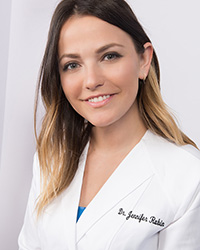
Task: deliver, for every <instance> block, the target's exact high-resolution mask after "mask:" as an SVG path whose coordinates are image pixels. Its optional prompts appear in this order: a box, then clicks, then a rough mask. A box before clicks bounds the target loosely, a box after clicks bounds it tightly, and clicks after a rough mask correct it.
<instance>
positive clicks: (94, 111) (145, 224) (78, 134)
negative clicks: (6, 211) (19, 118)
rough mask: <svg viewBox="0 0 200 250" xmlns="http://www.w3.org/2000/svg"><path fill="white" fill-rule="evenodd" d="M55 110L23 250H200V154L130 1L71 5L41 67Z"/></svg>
mask: <svg viewBox="0 0 200 250" xmlns="http://www.w3.org/2000/svg"><path fill="white" fill-rule="evenodd" d="M40 89H41V95H42V98H43V101H44V105H45V108H46V114H45V117H44V120H43V124H42V128H41V132H40V135H39V138H38V140H37V142H38V148H37V154H36V155H35V159H34V168H33V170H34V173H33V174H34V176H33V182H32V187H31V191H30V197H29V201H28V206H27V212H26V216H25V221H24V225H23V228H22V231H21V233H20V236H19V248H20V249H21V250H22V249H23V250H25V249H29V250H33V249H34V250H36V249H42V250H51V249H52V250H56V249H58V250H62V249H69V250H73V249H87V250H88V249H98V250H100V249H112V250H122V249H123V250H124V249H134V250H146V249H148V250H156V249H159V250H169V249H173V250H175V249H184V250H197V249H200V237H199V236H200V232H199V224H200V195H199V194H200V192H199V191H200V160H199V158H200V154H199V151H198V150H197V149H195V147H196V145H195V144H194V142H192V141H191V140H190V139H189V138H188V137H187V136H186V135H184V134H183V133H182V132H181V131H180V130H179V128H178V127H177V125H176V123H175V122H174V120H173V118H172V116H171V115H170V114H169V112H168V111H167V108H166V106H165V104H164V102H163V100H162V98H161V95H160V89H159V65H158V61H157V57H156V54H155V51H154V50H153V47H152V44H151V42H150V40H149V38H148V37H147V35H146V34H145V32H144V30H143V29H142V27H141V25H140V24H139V22H138V20H137V19H136V17H135V15H134V14H133V12H132V10H131V9H130V7H129V6H128V5H127V3H126V2H125V1H123V0H118V1H116V0H103V1H98V0H84V1H82V0H63V1H61V2H60V4H59V5H58V6H57V8H56V10H55V13H54V16H53V18H52V22H51V26H50V31H49V37H48V42H47V47H46V51H45V55H44V59H43V63H42V67H41V77H40V85H39V87H38V90H40Z"/></svg>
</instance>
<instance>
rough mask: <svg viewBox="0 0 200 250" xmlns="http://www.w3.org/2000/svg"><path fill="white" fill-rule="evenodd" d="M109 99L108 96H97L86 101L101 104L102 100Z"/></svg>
mask: <svg viewBox="0 0 200 250" xmlns="http://www.w3.org/2000/svg"><path fill="white" fill-rule="evenodd" d="M109 97H110V95H104V96H98V97H95V98H91V99H88V101H89V102H102V101H103V100H106V99H107V98H109Z"/></svg>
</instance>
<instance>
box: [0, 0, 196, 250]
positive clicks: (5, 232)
mask: <svg viewBox="0 0 200 250" xmlns="http://www.w3.org/2000/svg"><path fill="white" fill-rule="evenodd" d="M128 2H129V3H130V4H131V5H132V6H133V9H134V10H135V13H136V15H137V16H138V18H139V20H140V22H141V23H142V25H143V26H144V28H145V30H146V31H147V33H148V35H149V36H150V38H151V40H152V42H153V45H154V47H155V49H156V52H157V54H158V57H159V60H160V65H161V87H162V94H163V97H164V100H165V101H166V102H167V104H168V105H169V106H170V107H171V108H172V109H173V110H174V113H175V114H176V116H177V118H178V120H179V122H180V125H181V128H182V129H183V131H184V132H186V134H188V135H189V136H190V137H191V138H192V139H193V140H195V141H196V143H197V144H198V146H200V136H199V127H200V116H199V108H200V98H199V93H200V85H199V77H198V73H199V66H200V65H199V58H200V46H199V44H200V32H199V31H198V30H199V23H200V16H199V15H198V10H199V8H200V3H199V1H198V0H191V1H186V0H184V1H183V0H176V1H174V0H151V1H149V0H129V1H128ZM57 3H58V0H43V1H39V0H12V1H11V0H10V1H3V0H0V31H1V32H0V34H1V39H0V40H1V42H2V41H3V43H1V46H0V54H1V57H0V73H1V74H0V81H1V82H0V160H1V162H0V163H1V165H0V204H1V205H0V246H1V248H2V249H3V250H12V249H17V237H18V234H19V230H20V228H21V226H22V223H23V216H24V212H25V207H26V201H27V197H28V191H29V188H30V182H31V175H32V157H33V154H34V151H35V142H34V133H33V103H34V94H35V86H36V81H37V77H38V71H39V66H40V62H41V58H42V54H43V51H44V47H45V42H46V37H47V31H48V26H49V21H50V17H51V15H52V12H53V9H54V8H55V6H56V4H57ZM2 13H3V14H2Z"/></svg>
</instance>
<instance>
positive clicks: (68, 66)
mask: <svg viewBox="0 0 200 250" xmlns="http://www.w3.org/2000/svg"><path fill="white" fill-rule="evenodd" d="M78 67H80V65H79V64H78V63H76V62H70V63H67V64H65V65H64V67H63V71H69V70H74V69H76V68H78Z"/></svg>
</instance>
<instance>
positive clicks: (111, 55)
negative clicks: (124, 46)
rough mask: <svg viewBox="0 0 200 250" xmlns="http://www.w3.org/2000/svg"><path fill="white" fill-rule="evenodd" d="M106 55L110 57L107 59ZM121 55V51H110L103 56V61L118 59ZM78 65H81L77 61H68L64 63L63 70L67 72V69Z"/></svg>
mask: <svg viewBox="0 0 200 250" xmlns="http://www.w3.org/2000/svg"><path fill="white" fill-rule="evenodd" d="M106 57H109V58H108V59H106ZM120 57H122V55H120V54H119V53H117V52H109V53H107V54H105V55H104V56H103V57H102V59H101V61H104V60H105V61H112V60H115V59H118V58H120ZM70 66H71V67H72V68H71V69H70V68H69V67H70ZM78 66H80V65H79V64H78V63H77V62H69V63H67V64H65V65H64V67H63V71H64V72H66V71H68V70H74V69H76V68H77V67H78Z"/></svg>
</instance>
